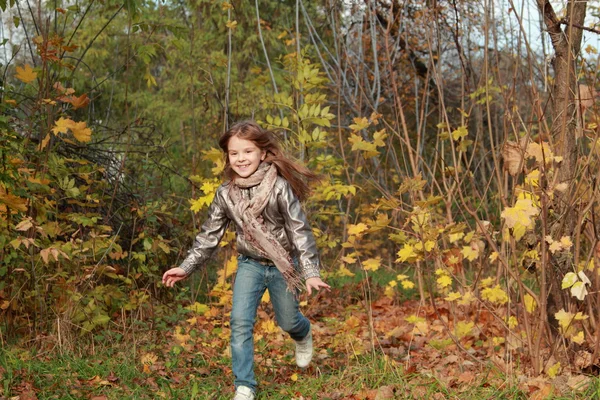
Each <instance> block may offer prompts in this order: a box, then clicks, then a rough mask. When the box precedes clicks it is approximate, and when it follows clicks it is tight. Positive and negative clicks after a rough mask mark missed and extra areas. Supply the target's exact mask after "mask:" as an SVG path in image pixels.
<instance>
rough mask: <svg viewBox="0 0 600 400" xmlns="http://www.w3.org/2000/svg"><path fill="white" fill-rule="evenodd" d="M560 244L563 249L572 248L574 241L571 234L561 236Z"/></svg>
mask: <svg viewBox="0 0 600 400" xmlns="http://www.w3.org/2000/svg"><path fill="white" fill-rule="evenodd" d="M560 244H561V245H562V247H563V249H567V250H568V249H570V248H571V247H572V246H573V242H572V241H571V237H570V236H563V237H561V238H560Z"/></svg>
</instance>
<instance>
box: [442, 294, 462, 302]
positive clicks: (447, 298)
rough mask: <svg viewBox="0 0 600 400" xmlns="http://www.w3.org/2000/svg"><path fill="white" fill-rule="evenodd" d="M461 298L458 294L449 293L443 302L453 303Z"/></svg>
mask: <svg viewBox="0 0 600 400" xmlns="http://www.w3.org/2000/svg"><path fill="white" fill-rule="evenodd" d="M461 297H462V295H461V294H460V293H459V292H450V293H449V294H448V296H446V297H445V298H444V300H446V301H454V300H458V299H460V298H461Z"/></svg>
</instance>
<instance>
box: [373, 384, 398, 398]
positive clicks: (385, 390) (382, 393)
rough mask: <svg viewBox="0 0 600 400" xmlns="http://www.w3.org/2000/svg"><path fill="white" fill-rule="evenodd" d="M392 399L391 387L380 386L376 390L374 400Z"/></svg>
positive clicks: (392, 389) (392, 391)
mask: <svg viewBox="0 0 600 400" xmlns="http://www.w3.org/2000/svg"><path fill="white" fill-rule="evenodd" d="M393 398H394V388H393V387H392V386H382V387H380V388H379V389H377V393H376V394H375V400H387V399H393Z"/></svg>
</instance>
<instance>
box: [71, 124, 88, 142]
mask: <svg viewBox="0 0 600 400" xmlns="http://www.w3.org/2000/svg"><path fill="white" fill-rule="evenodd" d="M86 125H87V124H86V123H85V121H81V122H75V123H73V125H72V126H71V127H70V129H71V131H72V132H73V136H75V139H77V140H78V141H80V142H82V143H87V142H89V141H90V140H92V130H91V129H90V128H88V127H87V126H86Z"/></svg>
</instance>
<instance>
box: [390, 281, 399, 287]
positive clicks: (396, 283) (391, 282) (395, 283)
mask: <svg viewBox="0 0 600 400" xmlns="http://www.w3.org/2000/svg"><path fill="white" fill-rule="evenodd" d="M388 285H389V286H391V287H396V286H398V282H396V281H389V282H388Z"/></svg>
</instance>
